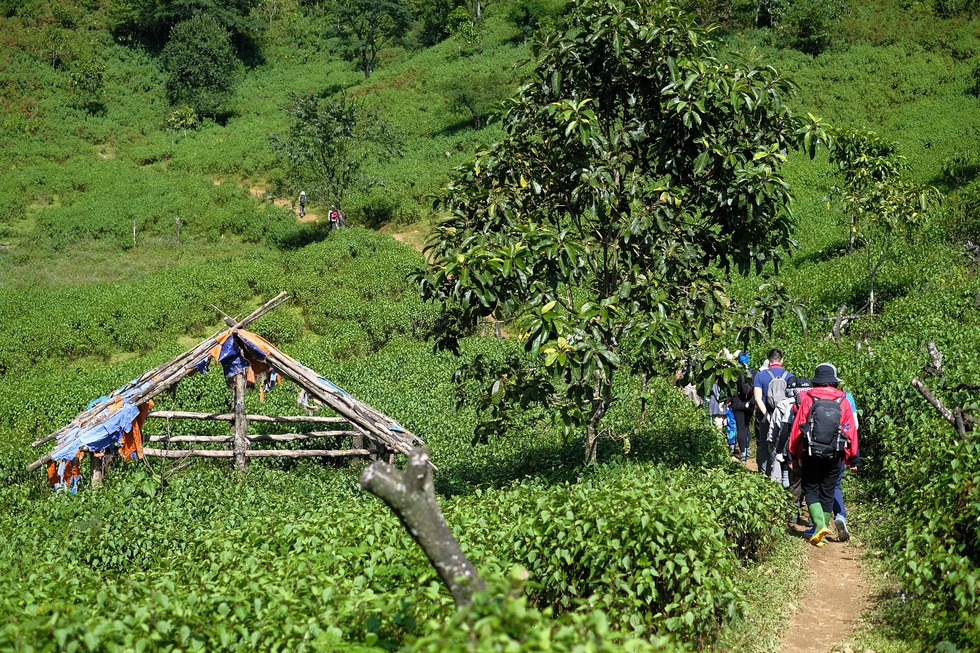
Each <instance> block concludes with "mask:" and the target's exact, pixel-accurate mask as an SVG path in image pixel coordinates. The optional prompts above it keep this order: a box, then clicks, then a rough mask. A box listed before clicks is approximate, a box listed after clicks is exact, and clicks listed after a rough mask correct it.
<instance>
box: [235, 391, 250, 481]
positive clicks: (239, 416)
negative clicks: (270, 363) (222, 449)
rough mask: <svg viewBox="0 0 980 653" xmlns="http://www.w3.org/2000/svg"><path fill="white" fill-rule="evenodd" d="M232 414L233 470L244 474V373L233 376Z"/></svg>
mask: <svg viewBox="0 0 980 653" xmlns="http://www.w3.org/2000/svg"><path fill="white" fill-rule="evenodd" d="M233 402H234V403H233V406H232V412H233V413H234V414H235V421H234V422H232V427H231V428H232V434H233V435H234V438H235V440H234V442H235V444H234V451H235V469H237V470H238V471H239V472H244V471H245V468H246V467H248V456H247V455H246V452H247V451H248V420H247V419H246V417H245V372H240V373H238V374H236V375H235V390H234V396H233Z"/></svg>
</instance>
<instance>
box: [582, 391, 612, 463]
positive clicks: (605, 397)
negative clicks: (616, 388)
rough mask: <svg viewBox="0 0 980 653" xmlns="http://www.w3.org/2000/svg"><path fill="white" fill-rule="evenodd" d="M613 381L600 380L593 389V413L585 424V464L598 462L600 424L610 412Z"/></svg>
mask: <svg viewBox="0 0 980 653" xmlns="http://www.w3.org/2000/svg"><path fill="white" fill-rule="evenodd" d="M611 387H612V379H611V378H607V379H599V380H598V381H597V382H596V385H595V386H594V387H593V389H592V412H591V413H589V420H588V422H586V424H585V464H586V465H591V464H593V463H594V462H595V461H596V455H597V453H598V450H599V422H601V421H602V418H603V416H605V414H606V411H607V410H609V402H610V400H611V397H610V396H609V391H610V388H611Z"/></svg>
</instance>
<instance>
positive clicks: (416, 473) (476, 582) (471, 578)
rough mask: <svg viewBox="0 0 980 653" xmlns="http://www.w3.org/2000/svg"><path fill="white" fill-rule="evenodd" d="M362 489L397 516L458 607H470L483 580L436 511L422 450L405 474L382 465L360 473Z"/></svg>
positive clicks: (411, 457) (410, 458) (410, 459)
mask: <svg viewBox="0 0 980 653" xmlns="http://www.w3.org/2000/svg"><path fill="white" fill-rule="evenodd" d="M361 487H362V488H364V489H365V490H367V491H368V492H370V493H371V494H373V495H375V496H376V497H378V498H379V499H381V500H382V501H384V502H385V503H386V504H388V507H389V508H391V510H392V511H393V512H394V513H395V514H396V515H397V516H398V519H399V520H400V521H401V523H402V525H403V526H404V527H405V530H407V531H408V532H409V534H410V535H411V536H412V538H413V539H414V540H415V542H416V543H417V544H418V545H419V547H421V548H422V551H424V552H425V555H426V557H427V558H428V559H429V562H430V563H432V566H433V567H435V569H436V571H437V572H438V573H439V578H441V579H442V582H443V583H444V584H445V585H446V588H447V589H448V590H449V593H450V594H452V596H453V600H454V601H455V602H456V606H457V607H460V606H463V605H466V604H467V603H469V602H470V601H471V600H472V598H473V594H474V593H475V592H477V591H479V590H481V589H483V587H484V583H483V579H482V578H480V575H479V572H477V570H476V568H475V567H474V566H473V564H472V563H471V562H470V561H469V559H468V558H467V557H466V555H465V554H464V553H463V551H462V549H460V547H459V543H458V542H457V541H456V538H455V537H454V536H453V533H452V531H451V530H450V529H449V526H448V525H447V524H446V519H445V517H443V515H442V511H441V510H440V509H439V503H438V502H437V501H436V493H435V488H434V486H433V483H432V467H431V465H430V463H429V453H428V452H427V451H426V450H425V449H421V448H418V447H416V448H415V449H413V450H412V451H411V453H409V455H408V465H407V466H406V467H405V469H404V470H400V469H397V468H395V467H393V466H391V465H389V464H388V463H386V462H382V461H377V462H374V463H371V464H370V465H369V466H368V467H366V468H365V469H364V471H363V472H362V473H361Z"/></svg>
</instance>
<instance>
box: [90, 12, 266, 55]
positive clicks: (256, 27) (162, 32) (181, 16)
mask: <svg viewBox="0 0 980 653" xmlns="http://www.w3.org/2000/svg"><path fill="white" fill-rule="evenodd" d="M258 4H259V0H232V1H230V2H226V1H222V2H217V1H216V0H161V1H150V0H109V2H108V4H107V7H106V23H107V26H108V27H109V29H110V30H112V31H113V32H114V33H115V34H116V36H117V37H118V38H120V39H123V40H140V41H145V42H147V43H149V44H150V45H153V46H157V47H160V46H162V45H163V42H164V40H165V39H169V38H170V37H169V36H168V35H170V32H171V30H172V29H173V28H174V26H176V25H177V24H178V23H181V22H184V21H189V20H194V19H196V18H199V17H203V16H207V17H208V18H209V19H210V20H213V21H215V22H217V23H218V24H219V25H220V26H221V27H222V28H223V29H224V30H225V31H230V32H231V33H232V34H233V35H235V38H236V41H237V42H238V47H239V52H240V53H241V54H244V53H245V52H246V50H247V48H248V43H249V41H250V39H252V38H254V37H255V36H256V35H258V34H259V33H260V32H261V31H262V28H263V26H264V25H263V23H262V21H261V20H260V19H259V18H257V17H256V16H254V15H253V14H252V9H253V8H254V7H256V6H257V5H258Z"/></svg>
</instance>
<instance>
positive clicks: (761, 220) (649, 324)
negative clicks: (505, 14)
mask: <svg viewBox="0 0 980 653" xmlns="http://www.w3.org/2000/svg"><path fill="white" fill-rule="evenodd" d="M713 51H714V46H713V44H712V42H711V40H710V38H709V33H708V32H707V31H706V30H704V29H702V28H701V27H699V26H698V25H697V23H696V22H695V19H694V18H693V17H692V15H690V14H688V13H686V12H685V11H683V10H682V9H681V8H680V7H678V6H677V5H675V4H672V3H671V2H670V1H669V0H662V1H659V2H647V1H637V0H625V1H622V2H620V1H616V0H579V1H578V3H577V6H576V7H575V10H574V12H573V15H572V16H571V17H570V19H569V28H568V30H567V31H566V32H565V33H564V34H561V35H556V36H553V37H549V38H548V40H546V41H545V42H544V43H542V44H540V45H539V47H538V48H537V49H536V54H537V55H539V60H538V63H537V67H536V70H535V72H534V75H533V78H532V80H531V81H530V83H528V84H527V85H526V86H525V87H524V88H523V89H522V90H521V91H520V93H519V94H518V96H517V97H516V98H515V99H513V100H512V101H509V104H508V105H507V110H506V113H505V115H504V116H503V128H504V130H505V136H504V138H503V140H502V141H501V142H499V143H497V144H496V145H494V146H493V147H491V148H489V149H485V150H481V151H479V152H478V153H477V155H476V158H475V161H474V162H473V164H472V165H470V166H467V167H465V168H463V169H460V170H459V171H457V173H456V175H455V177H454V178H453V180H452V181H451V183H450V185H449V186H448V188H447V192H446V194H445V197H444V198H443V208H444V209H445V210H446V212H447V215H446V217H445V218H444V219H443V220H442V221H441V222H440V223H439V224H438V225H437V227H436V228H435V229H434V231H433V233H432V234H431V237H430V241H429V245H428V260H429V262H430V263H429V267H428V269H427V271H426V273H425V274H424V275H422V277H421V279H420V280H421V287H422V290H423V293H424V294H425V295H426V296H427V297H429V298H432V299H436V300H438V301H440V302H441V303H442V305H443V321H442V330H441V332H440V333H439V340H440V344H441V345H443V346H447V347H453V346H454V345H455V341H456V339H457V338H459V337H460V336H462V335H464V334H465V333H468V332H469V329H471V328H472V327H473V326H474V325H475V324H476V323H477V321H478V320H480V319H483V318H484V317H486V316H490V315H491V314H492V315H494V316H495V317H496V318H497V319H499V320H505V321H506V320H513V321H514V322H515V326H516V328H514V329H513V330H512V331H513V332H514V333H516V334H519V335H520V337H521V339H522V340H523V342H524V345H525V347H526V348H527V350H528V351H529V352H530V353H532V354H533V355H535V356H537V357H538V360H539V361H540V363H543V368H545V369H546V370H547V371H548V372H549V374H550V377H551V378H552V379H553V380H554V381H555V385H556V387H561V388H564V389H566V390H567V397H568V400H567V401H565V402H562V403H561V404H560V411H559V413H560V414H559V417H560V419H561V421H562V422H563V423H564V425H565V426H566V427H567V428H574V429H579V428H583V427H584V431H585V457H586V460H587V461H589V462H591V461H592V460H594V459H595V455H596V444H597V440H598V437H599V432H600V431H599V429H600V421H601V419H602V417H603V416H604V414H605V413H606V411H607V409H608V408H609V406H610V403H611V402H612V399H613V397H612V384H613V376H614V373H615V372H616V370H617V369H619V368H620V367H621V366H623V365H624V363H625V362H631V363H632V364H631V366H630V369H632V370H634V371H636V370H640V371H648V372H654V373H662V374H667V373H670V372H672V371H673V369H674V368H675V366H676V361H677V359H679V358H680V357H682V356H683V355H684V352H685V351H686V350H689V349H690V348H691V347H697V346H698V345H699V344H703V343H705V342H706V341H707V340H708V339H710V338H712V337H718V336H722V337H725V336H726V335H730V336H735V335H737V332H739V331H741V333H743V334H744V333H748V332H750V331H751V330H752V328H753V327H755V326H757V324H756V323H757V322H758V320H764V319H766V318H765V316H764V313H765V311H762V312H760V313H758V314H756V315H754V317H751V318H750V317H746V316H747V315H748V313H747V312H746V311H741V310H739V309H738V307H736V306H735V305H734V303H733V302H732V301H731V300H730V299H729V297H728V296H727V294H726V292H725V284H724V277H725V274H726V273H731V272H733V271H734V272H739V273H747V272H749V271H750V270H751V269H752V268H755V269H757V270H760V269H761V268H762V267H763V265H764V264H766V263H768V262H770V261H777V262H778V260H779V259H780V257H782V256H783V255H784V254H785V253H786V252H787V250H788V249H789V247H790V245H791V241H790V228H791V223H790V216H789V212H788V210H787V207H788V204H789V202H790V194H789V188H788V186H787V184H786V182H785V181H784V180H783V178H782V177H781V176H780V173H779V167H780V164H782V163H783V161H784V160H785V158H786V154H787V151H788V150H789V149H790V148H791V147H793V146H796V145H803V146H805V147H806V148H807V149H808V150H809V152H810V154H811V156H812V154H813V150H814V149H815V148H816V146H817V143H818V142H819V140H821V139H822V138H823V129H822V127H821V126H820V125H819V123H818V122H817V121H816V119H813V118H812V117H810V118H809V119H808V120H798V119H796V118H794V116H793V115H792V114H791V112H790V110H789V109H788V108H787V106H786V105H785V104H784V99H785V98H786V97H787V95H789V93H790V92H791V85H790V83H789V82H788V81H787V80H786V79H785V78H784V77H783V76H781V75H780V74H779V73H778V72H777V71H776V70H775V69H773V68H771V67H756V66H751V65H749V64H738V63H722V62H721V61H719V60H718V59H717V58H716V57H715V56H714V55H713ZM627 356H628V357H629V358H630V359H631V360H630V361H626V360H625V357H627ZM495 389H496V390H497V391H498V392H500V391H501V384H495Z"/></svg>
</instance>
